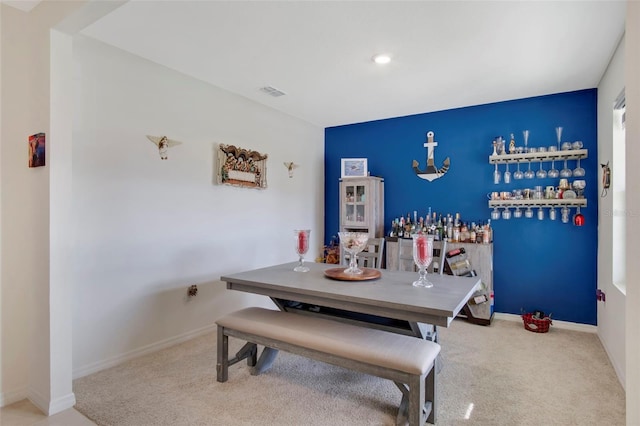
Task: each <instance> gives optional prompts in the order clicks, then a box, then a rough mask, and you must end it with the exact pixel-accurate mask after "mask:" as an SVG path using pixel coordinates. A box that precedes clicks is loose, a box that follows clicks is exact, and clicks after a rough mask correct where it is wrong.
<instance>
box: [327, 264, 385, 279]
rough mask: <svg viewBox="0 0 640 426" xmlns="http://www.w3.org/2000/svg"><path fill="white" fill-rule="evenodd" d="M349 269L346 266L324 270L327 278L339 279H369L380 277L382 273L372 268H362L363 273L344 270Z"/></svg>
mask: <svg viewBox="0 0 640 426" xmlns="http://www.w3.org/2000/svg"><path fill="white" fill-rule="evenodd" d="M345 269H347V268H345V267H344V266H343V267H342V268H331V269H327V270H326V271H324V275H325V276H326V277H327V278H331V279H333V280H338V281H367V280H375V279H376V278H380V276H381V275H382V274H381V273H380V271H379V270H377V269H372V268H361V269H362V274H345V273H344V270H345Z"/></svg>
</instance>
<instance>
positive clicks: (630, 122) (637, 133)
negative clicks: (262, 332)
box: [624, 1, 640, 425]
mask: <svg viewBox="0 0 640 426" xmlns="http://www.w3.org/2000/svg"><path fill="white" fill-rule="evenodd" d="M624 72H625V93H626V101H627V119H626V137H627V140H626V161H627V170H626V171H627V176H626V178H627V189H628V190H627V213H628V216H627V241H626V244H627V274H626V275H627V309H626V336H627V338H626V342H627V348H626V354H627V359H626V364H627V372H626V373H627V374H626V376H627V380H626V391H627V424H628V425H638V424H640V404H638V401H640V339H639V338H638V336H640V309H638V306H640V281H639V280H638V277H640V263H639V262H638V260H637V259H638V253H639V252H640V193H639V192H638V190H637V182H640V168H638V165H637V163H638V160H639V159H640V143H639V142H640V2H637V1H627V24H626V48H625V70H624Z"/></svg>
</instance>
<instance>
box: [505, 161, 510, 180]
mask: <svg viewBox="0 0 640 426" xmlns="http://www.w3.org/2000/svg"><path fill="white" fill-rule="evenodd" d="M504 183H511V172H510V171H509V163H507V164H506V169H505V171H504Z"/></svg>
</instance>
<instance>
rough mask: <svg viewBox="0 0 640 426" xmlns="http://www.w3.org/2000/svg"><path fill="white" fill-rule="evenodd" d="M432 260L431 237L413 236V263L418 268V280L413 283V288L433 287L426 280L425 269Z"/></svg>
mask: <svg viewBox="0 0 640 426" xmlns="http://www.w3.org/2000/svg"><path fill="white" fill-rule="evenodd" d="M432 260H433V235H425V234H413V261H414V262H415V263H416V266H417V267H418V280H417V281H414V282H413V286H414V287H425V288H430V287H433V283H432V282H430V281H429V280H428V279H427V267H428V266H429V265H430V264H431V261H432Z"/></svg>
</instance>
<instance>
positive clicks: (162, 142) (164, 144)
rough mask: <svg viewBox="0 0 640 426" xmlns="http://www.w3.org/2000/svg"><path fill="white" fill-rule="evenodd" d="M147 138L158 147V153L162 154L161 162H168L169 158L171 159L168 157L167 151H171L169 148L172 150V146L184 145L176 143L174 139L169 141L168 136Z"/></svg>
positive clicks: (148, 136)
mask: <svg viewBox="0 0 640 426" xmlns="http://www.w3.org/2000/svg"><path fill="white" fill-rule="evenodd" d="M147 138H148V139H149V140H150V141H151V142H153V143H154V144H156V146H157V147H158V152H159V153H160V159H161V160H166V159H167V158H169V156H168V155H167V151H168V150H169V148H171V147H172V146H176V145H180V144H181V143H182V142H178V141H174V140H173V139H169V138H167V137H166V136H160V137H158V136H150V135H147Z"/></svg>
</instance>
